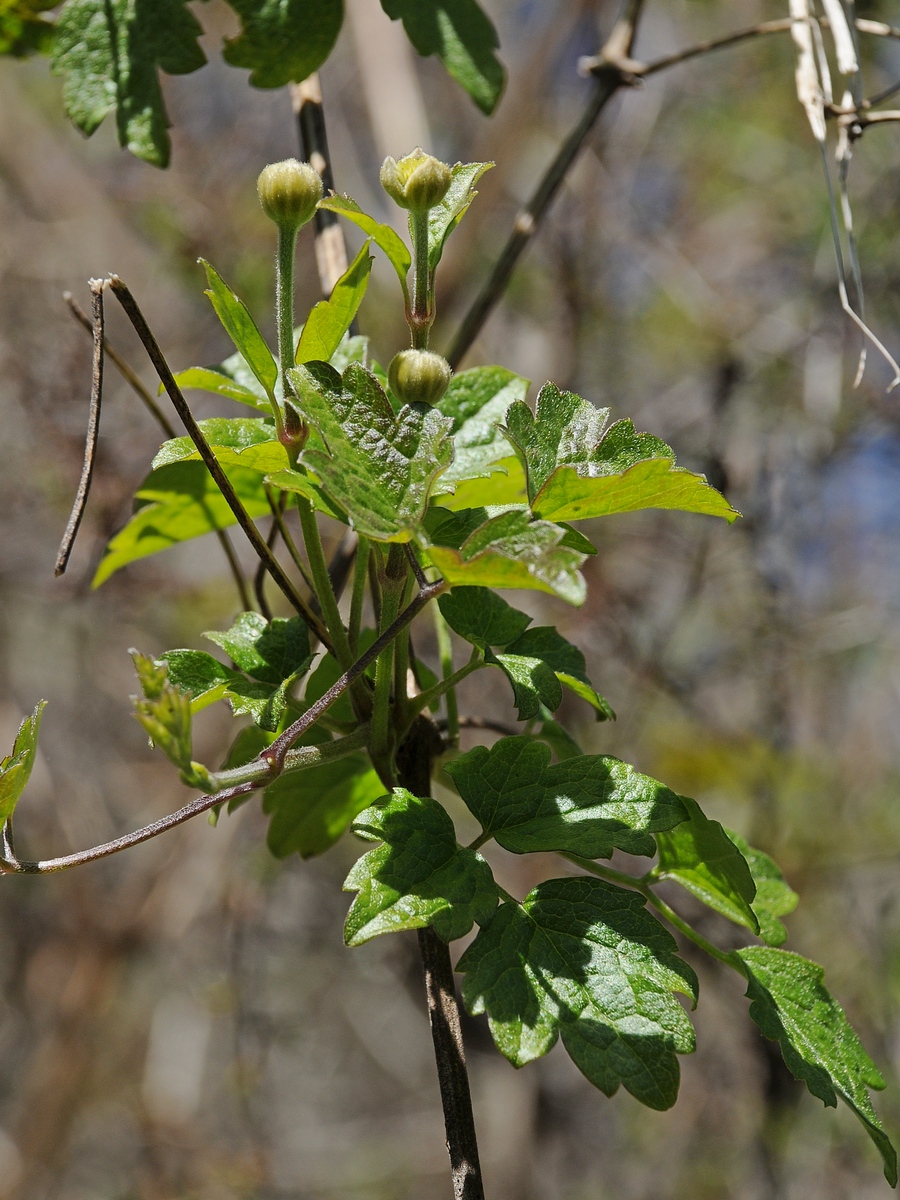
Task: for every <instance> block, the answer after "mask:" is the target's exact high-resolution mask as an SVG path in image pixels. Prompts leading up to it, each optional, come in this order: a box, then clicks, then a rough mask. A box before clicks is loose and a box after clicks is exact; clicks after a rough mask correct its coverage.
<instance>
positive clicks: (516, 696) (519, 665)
mask: <svg viewBox="0 0 900 1200" xmlns="http://www.w3.org/2000/svg"><path fill="white" fill-rule="evenodd" d="M484 661H485V662H486V663H490V664H491V665H492V666H495V667H499V668H500V670H501V671H502V672H503V674H504V675H505V676H506V678H507V679H508V680H509V682H510V684H511V686H512V690H513V703H514V704H515V706H516V709H517V710H518V713H519V720H520V721H530V720H531V719H532V717H536V716H537V715H538V713H539V712H540V710H541V706H542V705H543V706H544V707H545V708H548V709H549V710H550V712H556V710H557V709H558V708H559V706H560V704H562V698H563V692H562V685H561V684H560V682H559V680H558V679H557V678H556V676H555V675H554V674H553V672H552V671H551V670H550V668H549V667H548V666H547V664H546V663H545V662H544V661H543V660H542V659H540V658H530V657H528V656H526V655H522V654H503V653H502V652H501V653H500V654H494V652H493V651H492V650H486V651H485V652H484Z"/></svg>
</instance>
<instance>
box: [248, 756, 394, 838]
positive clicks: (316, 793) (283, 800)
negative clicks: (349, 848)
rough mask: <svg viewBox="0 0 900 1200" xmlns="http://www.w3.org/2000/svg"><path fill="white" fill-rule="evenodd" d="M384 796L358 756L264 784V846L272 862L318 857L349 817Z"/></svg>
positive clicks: (287, 774)
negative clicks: (266, 817)
mask: <svg viewBox="0 0 900 1200" xmlns="http://www.w3.org/2000/svg"><path fill="white" fill-rule="evenodd" d="M383 795H384V784H383V783H382V782H381V780H380V779H379V778H378V776H377V775H376V774H375V772H374V771H373V770H372V767H371V765H370V763H369V760H368V758H366V756H365V755H364V754H352V755H349V756H348V757H347V758H341V759H338V760H337V761H336V762H328V763H323V764H322V765H321V766H319V767H308V768H305V769H304V770H299V771H287V772H285V774H284V775H282V776H280V777H279V778H278V779H276V780H275V782H274V783H270V784H269V786H268V787H267V788H266V791H265V796H264V799H263V811H264V812H266V813H268V814H269V815H270V816H271V818H272V819H271V821H270V822H269V833H268V837H267V842H268V846H269V849H270V850H271V851H272V853H273V854H274V855H275V857H276V858H286V857H287V856H288V855H289V854H299V855H300V857H301V858H312V857H314V856H315V855H317V854H324V853H325V851H326V850H327V849H329V847H330V846H333V845H334V843H335V842H336V841H337V840H338V838H339V837H340V836H341V834H342V833H343V832H344V831H345V830H346V829H347V828H348V826H349V825H350V822H351V821H352V820H353V818H354V817H356V816H358V814H359V813H361V812H362V811H363V809H366V808H368V807H369V806H370V805H371V804H374V802H375V801H376V800H378V799H380V798H381V797H382V796H383Z"/></svg>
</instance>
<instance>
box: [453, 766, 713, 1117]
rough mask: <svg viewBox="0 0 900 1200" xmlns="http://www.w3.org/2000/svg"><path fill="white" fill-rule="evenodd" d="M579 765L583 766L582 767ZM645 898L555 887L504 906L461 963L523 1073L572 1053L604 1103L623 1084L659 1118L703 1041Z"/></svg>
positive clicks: (556, 882) (591, 882)
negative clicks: (544, 1059)
mask: <svg viewBox="0 0 900 1200" xmlns="http://www.w3.org/2000/svg"><path fill="white" fill-rule="evenodd" d="M574 761H578V760H577V759H576V760H574ZM676 949H677V947H676V945H675V939H674V938H673V937H672V936H671V934H669V933H667V932H666V931H665V930H664V929H663V928H662V926H661V925H660V924H659V923H658V922H657V921H656V920H654V918H653V917H651V916H650V915H649V914H648V913H647V912H646V911H645V910H644V898H643V897H642V896H639V895H637V893H635V892H627V891H625V890H624V889H622V888H617V887H613V886H612V885H611V884H608V883H605V882H603V881H602V880H600V879H588V878H584V877H582V878H579V879H550V880H548V881H547V882H546V883H542V884H539V885H538V886H537V887H536V888H534V890H533V891H531V892H529V894H528V895H527V896H526V898H525V900H524V902H523V903H522V904H517V903H514V902H511V901H510V902H507V903H504V904H502V905H501V906H500V908H499V909H498V910H497V912H496V914H495V915H494V917H493V919H492V920H491V922H490V924H489V925H487V927H486V928H484V929H483V930H482V931H481V932H480V933H479V935H478V937H477V938H476V939H475V941H474V942H473V944H472V945H471V946H470V947H469V949H468V950H467V951H466V952H465V954H464V955H463V957H462V958H461V959H460V962H459V967H458V969H459V970H460V971H462V972H463V973H464V974H465V980H464V982H463V998H464V999H465V1002H466V1006H467V1008H468V1009H469V1011H470V1012H472V1013H487V1015H488V1021H489V1023H490V1027H491V1033H492V1034H493V1036H494V1041H495V1042H496V1043H497V1047H498V1049H499V1050H500V1051H501V1053H502V1054H504V1055H505V1056H506V1057H507V1058H508V1059H509V1060H510V1062H511V1063H513V1065H514V1066H517V1067H521V1066H524V1065H525V1063H527V1062H531V1060H532V1059H535V1058H539V1057H540V1056H541V1055H543V1054H546V1053H547V1052H548V1051H549V1050H551V1049H552V1048H553V1046H554V1045H555V1043H556V1040H557V1038H558V1037H559V1036H560V1034H561V1035H562V1039H563V1044H564V1045H565V1047H566V1050H567V1051H568V1052H569V1055H570V1056H571V1058H572V1060H573V1061H574V1062H575V1064H576V1066H577V1067H578V1068H579V1070H581V1071H582V1072H583V1073H584V1074H585V1075H586V1076H587V1078H588V1079H589V1080H590V1081H591V1083H592V1084H594V1086H595V1087H597V1088H599V1089H600V1090H601V1091H602V1092H605V1093H606V1095H608V1096H612V1095H613V1094H614V1093H615V1092H616V1091H617V1090H618V1087H619V1085H620V1084H624V1085H625V1087H626V1088H627V1089H628V1091H629V1092H631V1094H632V1095H633V1096H635V1097H636V1098H637V1099H638V1100H640V1101H641V1102H642V1103H643V1104H646V1105H648V1107H650V1108H656V1109H665V1108H670V1107H671V1106H672V1104H674V1103H675V1100H676V1098H677V1095H678V1083H679V1069H678V1060H677V1058H676V1057H675V1055H676V1054H689V1053H690V1052H691V1051H692V1050H693V1049H694V1031H693V1029H692V1027H691V1023H690V1020H689V1019H688V1016H687V1014H686V1013H685V1011H684V1009H683V1008H682V1006H681V1004H679V1002H678V1000H677V999H676V998H675V995H674V994H673V993H676V992H680V993H682V994H683V995H686V996H689V997H691V999H692V1000H694V1001H696V997H697V979H696V976H695V975H694V972H693V971H692V970H691V968H690V967H689V966H688V965H687V963H685V962H683V961H682V960H681V959H680V958H679V957H678V955H677V954H676Z"/></svg>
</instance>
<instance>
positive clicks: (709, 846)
mask: <svg viewBox="0 0 900 1200" xmlns="http://www.w3.org/2000/svg"><path fill="white" fill-rule="evenodd" d="M681 802H682V804H683V805H684V807H685V809H686V810H687V820H686V821H684V822H683V823H682V824H681V825H679V826H678V827H677V828H676V829H672V830H670V831H669V832H668V833H661V834H660V835H659V837H657V839H656V841H657V845H658V847H659V867H658V868H657V870H656V872H655V873H656V874H657V875H658V876H659V877H660V878H662V879H675V880H677V881H678V883H680V884H681V886H682V887H684V888H687V890H688V891H689V892H691V893H693V895H695V896H696V897H697V899H698V900H702V901H703V903H704V904H708V905H709V907H710V908H714V909H715V910H716V912H719V913H722V915H723V916H725V917H728V919H729V920H730V921H735V922H736V923H737V924H738V925H743V926H745V927H746V928H747V929H752V930H753V932H754V933H759V920H758V918H757V916H756V913H755V912H754V910H753V901H754V899H755V898H756V884H755V883H754V882H753V876H752V875H751V874H750V867H749V866H748V864H747V860H746V859H745V858H744V856H743V854H742V853H741V852H740V850H739V849H738V847H737V846H736V845H735V843H734V841H733V840H732V838H730V837H729V836H728V834H727V833H726V832H725V830H724V829H723V828H722V826H721V825H720V824H719V822H718V821H711V820H710V819H709V817H707V816H706V815H705V814H704V812H703V810H702V809H701V808H700V805H699V804H698V803H697V801H696V800H691V799H690V798H689V797H688V796H682V797H681Z"/></svg>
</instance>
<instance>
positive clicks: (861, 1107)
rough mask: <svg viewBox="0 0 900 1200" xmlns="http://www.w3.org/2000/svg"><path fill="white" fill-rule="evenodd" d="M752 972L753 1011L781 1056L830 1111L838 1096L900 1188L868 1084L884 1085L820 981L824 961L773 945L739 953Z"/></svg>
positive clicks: (894, 1161)
mask: <svg viewBox="0 0 900 1200" xmlns="http://www.w3.org/2000/svg"><path fill="white" fill-rule="evenodd" d="M736 954H737V956H738V957H739V958H740V959H741V960H742V962H743V964H744V966H745V967H746V969H747V972H748V987H747V997H748V999H749V1000H750V1016H751V1017H752V1018H753V1020H754V1021H755V1022H756V1024H757V1025H758V1026H759V1028H760V1030H761V1031H762V1032H763V1034H765V1036H766V1037H767V1038H770V1039H771V1040H772V1041H776V1042H778V1043H779V1045H780V1046H781V1053H782V1056H783V1058H784V1061H785V1063H786V1065H787V1066H788V1068H789V1069H790V1071H791V1072H792V1073H793V1075H794V1076H795V1077H796V1078H797V1079H800V1080H802V1081H803V1082H804V1083H805V1084H806V1086H807V1087H808V1088H809V1090H810V1091H811V1092H812V1094H813V1095H814V1096H817V1097H818V1098H819V1099H820V1100H821V1101H822V1103H823V1104H825V1105H827V1106H828V1107H830V1108H835V1107H836V1106H837V1098H838V1096H840V1097H841V1099H842V1100H843V1101H844V1103H845V1104H847V1105H849V1107H850V1108H851V1109H852V1110H853V1111H854V1112H855V1113H856V1115H857V1116H858V1117H859V1119H860V1121H862V1123H863V1125H864V1127H865V1130H866V1133H868V1135H869V1137H870V1138H871V1139H872V1141H873V1142H874V1143H875V1145H876V1146H877V1148H878V1152H879V1153H880V1154H881V1157H882V1159H883V1161H884V1174H885V1178H886V1179H887V1181H888V1183H889V1184H890V1185H891V1187H896V1186H897V1152H896V1150H895V1149H894V1147H893V1145H892V1144H891V1142H890V1139H889V1138H888V1136H887V1134H886V1133H885V1132H884V1129H883V1127H882V1125H881V1122H880V1121H879V1119H878V1117H877V1115H876V1113H875V1110H874V1108H873V1107H872V1102H871V1100H870V1099H869V1093H868V1089H869V1088H874V1089H876V1090H881V1089H882V1088H883V1087H884V1086H885V1084H884V1080H883V1079H882V1077H881V1075H880V1073H879V1071H878V1068H877V1067H876V1066H875V1064H874V1063H873V1062H872V1060H871V1059H870V1058H869V1056H868V1054H866V1052H865V1050H864V1049H863V1047H862V1045H861V1044H860V1041H859V1038H858V1037H857V1035H856V1033H855V1031H854V1030H853V1028H852V1026H851V1025H850V1023H849V1022H848V1020H847V1018H846V1016H845V1015H844V1011H843V1009H842V1008H841V1006H840V1005H839V1004H838V1003H837V1001H836V1000H835V999H834V997H833V996H832V995H831V993H830V992H829V991H828V989H827V988H826V987H825V984H824V983H823V976H824V972H823V970H822V968H821V967H820V966H818V965H817V964H816V963H814V962H810V961H809V959H807V958H801V957H800V955H799V954H793V953H791V952H790V951H789V950H775V949H772V948H771V947H768V946H750V947H748V948H747V949H745V950H738V951H736Z"/></svg>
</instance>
